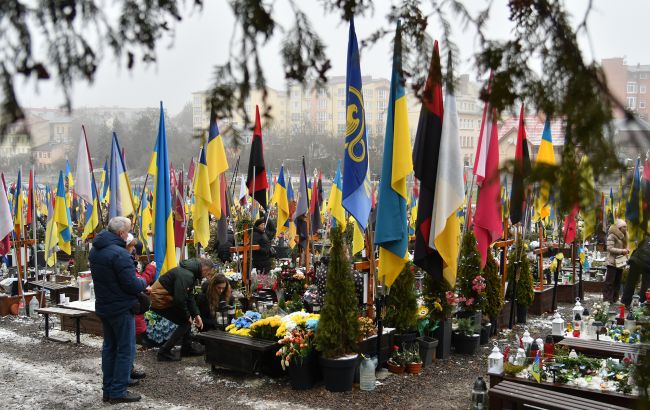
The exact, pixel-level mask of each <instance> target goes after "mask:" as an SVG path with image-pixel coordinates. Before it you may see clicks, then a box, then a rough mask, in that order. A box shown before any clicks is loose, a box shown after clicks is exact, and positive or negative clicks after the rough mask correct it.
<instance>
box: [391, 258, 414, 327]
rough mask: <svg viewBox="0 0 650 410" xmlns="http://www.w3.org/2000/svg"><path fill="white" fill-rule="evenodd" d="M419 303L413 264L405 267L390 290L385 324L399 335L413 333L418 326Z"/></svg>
mask: <svg viewBox="0 0 650 410" xmlns="http://www.w3.org/2000/svg"><path fill="white" fill-rule="evenodd" d="M417 314H418V301H417V296H416V294H415V269H414V266H413V264H412V263H410V262H409V263H407V264H405V265H404V269H402V272H400V274H399V276H398V277H397V279H395V282H394V283H393V286H392V287H391V288H390V294H389V295H388V300H387V301H386V317H385V319H384V324H385V325H386V326H387V327H394V328H395V329H396V330H397V333H407V332H409V331H413V330H415V328H416V325H417Z"/></svg>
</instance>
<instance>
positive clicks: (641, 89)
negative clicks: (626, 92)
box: [639, 85, 646, 94]
mask: <svg viewBox="0 0 650 410" xmlns="http://www.w3.org/2000/svg"><path fill="white" fill-rule="evenodd" d="M645 93H646V86H645V85H640V86H639V94H645Z"/></svg>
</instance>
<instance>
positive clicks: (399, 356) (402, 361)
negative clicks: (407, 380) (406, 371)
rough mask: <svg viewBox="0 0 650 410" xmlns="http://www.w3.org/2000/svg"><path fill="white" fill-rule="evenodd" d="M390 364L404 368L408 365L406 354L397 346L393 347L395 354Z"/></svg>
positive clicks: (390, 359)
mask: <svg viewBox="0 0 650 410" xmlns="http://www.w3.org/2000/svg"><path fill="white" fill-rule="evenodd" d="M388 363H389V364H392V365H394V366H398V367H403V366H405V365H406V353H405V352H404V351H403V350H402V349H401V348H400V347H399V346H397V345H394V346H393V352H392V354H391V355H390V358H389V359H388Z"/></svg>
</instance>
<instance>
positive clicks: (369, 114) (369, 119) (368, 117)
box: [364, 111, 372, 122]
mask: <svg viewBox="0 0 650 410" xmlns="http://www.w3.org/2000/svg"><path fill="white" fill-rule="evenodd" d="M364 115H365V117H366V122H370V121H372V113H371V112H367V111H366V112H364Z"/></svg>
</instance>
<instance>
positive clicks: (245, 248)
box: [230, 225, 260, 295]
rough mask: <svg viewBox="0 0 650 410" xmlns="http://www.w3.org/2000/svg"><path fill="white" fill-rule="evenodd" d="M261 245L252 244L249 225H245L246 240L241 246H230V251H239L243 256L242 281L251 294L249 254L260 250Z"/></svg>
mask: <svg viewBox="0 0 650 410" xmlns="http://www.w3.org/2000/svg"><path fill="white" fill-rule="evenodd" d="M259 250H260V246H259V245H251V241H250V238H249V236H248V225H244V241H243V242H242V244H241V245H239V246H231V247H230V252H233V253H237V254H240V253H241V254H242V255H243V258H242V259H241V260H242V272H241V279H242V283H243V284H244V289H246V291H247V293H248V294H249V295H250V288H249V285H250V280H249V276H248V274H249V272H248V269H249V266H248V254H249V252H252V251H259Z"/></svg>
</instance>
